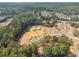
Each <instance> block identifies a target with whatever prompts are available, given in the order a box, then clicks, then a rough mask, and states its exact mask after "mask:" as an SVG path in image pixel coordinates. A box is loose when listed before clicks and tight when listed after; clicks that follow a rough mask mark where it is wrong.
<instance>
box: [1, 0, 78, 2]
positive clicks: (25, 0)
mask: <svg viewBox="0 0 79 59" xmlns="http://www.w3.org/2000/svg"><path fill="white" fill-rule="evenodd" d="M0 2H79V0H0Z"/></svg>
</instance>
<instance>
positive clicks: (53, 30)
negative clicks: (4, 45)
mask: <svg viewBox="0 0 79 59" xmlns="http://www.w3.org/2000/svg"><path fill="white" fill-rule="evenodd" d="M75 30H77V31H78V32H79V27H78V28H74V27H72V26H71V25H70V23H69V22H68V21H60V22H58V23H56V25H55V26H53V27H47V26H41V25H34V26H32V27H31V28H30V30H29V31H28V32H25V33H24V35H23V36H22V37H21V39H20V41H19V44H20V45H29V44H30V43H31V42H33V41H39V40H40V39H41V38H43V37H44V36H46V35H50V36H55V35H56V36H61V35H66V36H67V37H68V38H69V39H72V41H73V45H72V46H71V47H70V51H71V52H72V53H74V54H77V55H78V52H79V36H77V37H76V36H74V34H73V32H74V31H75Z"/></svg>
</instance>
